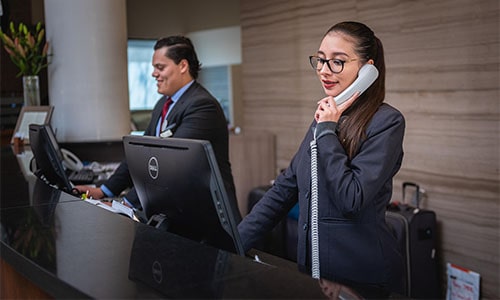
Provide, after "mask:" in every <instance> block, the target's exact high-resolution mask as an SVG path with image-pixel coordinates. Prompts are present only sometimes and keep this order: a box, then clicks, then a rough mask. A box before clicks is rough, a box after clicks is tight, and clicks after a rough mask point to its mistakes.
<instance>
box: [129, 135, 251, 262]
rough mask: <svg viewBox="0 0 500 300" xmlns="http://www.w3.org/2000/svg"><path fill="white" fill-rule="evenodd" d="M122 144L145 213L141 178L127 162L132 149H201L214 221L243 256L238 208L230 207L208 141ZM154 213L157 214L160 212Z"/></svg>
mask: <svg viewBox="0 0 500 300" xmlns="http://www.w3.org/2000/svg"><path fill="white" fill-rule="evenodd" d="M123 144H124V149H125V156H126V158H127V161H128V165H129V172H130V175H131V178H132V181H133V182H134V188H135V189H136V191H137V194H138V196H139V200H140V201H141V205H142V207H143V209H147V207H148V203H147V201H148V200H147V199H145V197H141V195H143V194H145V193H143V192H141V190H140V188H141V185H142V184H143V183H141V182H140V178H138V177H139V176H140V175H139V174H137V173H140V172H137V171H135V170H133V169H134V166H132V165H131V164H130V162H129V160H131V159H134V158H133V157H130V156H131V155H132V154H131V153H132V152H133V151H131V147H136V146H141V147H152V148H154V147H166V148H170V149H176V148H177V149H200V146H201V148H203V153H204V154H203V155H204V156H205V158H206V159H207V161H208V164H209V167H210V174H211V178H210V194H211V196H212V202H213V205H214V208H215V209H214V211H215V213H217V219H218V220H219V224H220V225H221V227H222V228H223V229H224V231H226V233H227V234H228V235H229V236H230V237H231V239H232V241H233V246H234V251H235V253H236V254H239V255H241V256H245V252H244V249H243V245H242V242H241V239H240V235H239V232H238V228H237V225H238V224H237V221H236V216H235V215H234V212H235V211H238V208H237V207H236V208H235V207H232V206H233V205H232V204H231V201H230V198H229V197H228V193H227V191H226V188H225V185H224V180H223V178H222V175H221V173H220V170H219V167H218V164H217V160H216V157H215V154H214V151H213V148H212V145H211V143H210V142H209V141H206V140H197V139H184V138H158V137H152V136H139V135H127V136H124V137H123ZM143 153H144V155H146V156H147V155H149V154H148V153H149V152H147V151H144V152H143ZM136 159H137V158H136ZM172 159H175V158H172ZM148 160H149V158H147V159H144V161H148ZM142 171H143V170H142ZM194 171H195V170H194ZM235 200H236V199H235ZM234 205H236V203H234ZM151 213H153V212H150V214H151ZM154 213H155V214H158V213H161V212H154Z"/></svg>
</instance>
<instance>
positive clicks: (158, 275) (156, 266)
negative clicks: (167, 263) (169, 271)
mask: <svg viewBox="0 0 500 300" xmlns="http://www.w3.org/2000/svg"><path fill="white" fill-rule="evenodd" d="M151 271H152V272H153V279H154V280H155V281H156V282H157V283H158V284H160V283H161V282H162V281H163V271H162V268H161V263H160V262H158V261H157V260H155V261H154V262H153V266H152V268H151Z"/></svg>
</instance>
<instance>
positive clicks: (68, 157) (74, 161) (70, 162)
mask: <svg viewBox="0 0 500 300" xmlns="http://www.w3.org/2000/svg"><path fill="white" fill-rule="evenodd" d="M61 152H62V155H63V158H64V161H63V165H64V166H65V167H66V168H68V169H70V170H71V171H80V170H81V169H82V168H83V163H82V162H81V161H80V159H79V158H78V157H77V156H76V155H75V154H73V153H72V152H70V151H69V150H66V149H64V148H61Z"/></svg>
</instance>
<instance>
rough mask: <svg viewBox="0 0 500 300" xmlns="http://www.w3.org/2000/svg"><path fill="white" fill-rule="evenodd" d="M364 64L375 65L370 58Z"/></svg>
mask: <svg viewBox="0 0 500 300" xmlns="http://www.w3.org/2000/svg"><path fill="white" fill-rule="evenodd" d="M366 63H367V64H370V65H373V64H375V62H374V61H373V59H371V58H370V59H369V60H368V61H367V62H366Z"/></svg>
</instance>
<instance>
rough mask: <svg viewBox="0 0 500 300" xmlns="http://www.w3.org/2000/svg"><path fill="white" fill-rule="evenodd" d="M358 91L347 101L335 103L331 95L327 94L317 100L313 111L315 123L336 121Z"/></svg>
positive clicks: (351, 102) (357, 94)
mask: <svg viewBox="0 0 500 300" xmlns="http://www.w3.org/2000/svg"><path fill="white" fill-rule="evenodd" d="M360 94H361V93H360V92H356V93H354V95H352V96H351V97H350V98H349V99H348V100H347V101H345V102H343V103H341V104H339V105H337V103H336V102H335V99H334V98H333V97H332V96H327V97H325V98H323V99H321V100H319V101H318V108H317V109H316V112H315V113H314V119H315V120H316V122H317V123H321V122H328V121H329V122H338V121H339V119H340V116H341V115H342V113H343V112H344V111H345V110H346V109H348V108H349V107H350V106H351V105H352V104H353V103H354V101H356V99H358V97H359V95H360Z"/></svg>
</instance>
